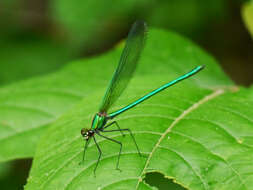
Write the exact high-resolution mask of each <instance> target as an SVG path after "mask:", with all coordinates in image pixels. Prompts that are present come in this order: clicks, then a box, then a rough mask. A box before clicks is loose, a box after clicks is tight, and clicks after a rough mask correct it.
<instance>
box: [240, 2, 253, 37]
mask: <svg viewBox="0 0 253 190" xmlns="http://www.w3.org/2000/svg"><path fill="white" fill-rule="evenodd" d="M242 17H243V20H244V22H245V25H246V27H247V28H248V30H249V32H250V34H251V36H252V37H253V1H249V2H246V3H245V4H244V5H243V7H242Z"/></svg>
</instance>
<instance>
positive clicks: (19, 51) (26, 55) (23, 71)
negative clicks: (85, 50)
mask: <svg viewBox="0 0 253 190" xmlns="http://www.w3.org/2000/svg"><path fill="white" fill-rule="evenodd" d="M10 38H11V39H10ZM13 38H14V39H13ZM16 38H21V39H16ZM0 49H1V51H0V60H1V65H0V84H5V85H6V84H8V83H11V82H15V81H17V80H23V79H27V78H29V77H32V76H36V75H41V74H44V73H47V72H52V71H55V70H56V69H59V68H60V67H61V66H63V65H64V63H66V62H67V61H68V60H70V57H71V56H70V50H69V49H68V48H66V47H64V45H63V44H60V43H56V42H53V41H51V40H48V39H45V38H41V37H35V36H31V35H29V36H22V35H20V36H18V35H11V36H9V37H6V39H0ZM45 63H47V64H45ZM10 68H11V72H10ZM28 68H29V69H28Z"/></svg>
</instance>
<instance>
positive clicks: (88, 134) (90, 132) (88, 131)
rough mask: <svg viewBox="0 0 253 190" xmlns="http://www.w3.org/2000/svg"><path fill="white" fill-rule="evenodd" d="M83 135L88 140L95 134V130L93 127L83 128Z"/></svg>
mask: <svg viewBox="0 0 253 190" xmlns="http://www.w3.org/2000/svg"><path fill="white" fill-rule="evenodd" d="M81 135H82V136H83V138H84V139H85V140H88V139H89V138H90V137H92V136H93V135H94V131H93V130H91V129H86V128H82V129H81Z"/></svg>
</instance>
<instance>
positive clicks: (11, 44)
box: [0, 0, 253, 190]
mask: <svg viewBox="0 0 253 190" xmlns="http://www.w3.org/2000/svg"><path fill="white" fill-rule="evenodd" d="M245 2H246V1H242V0H234V1H233V0H205V1H203V0H160V1H158V0H121V1H115V0H96V1H95V0H72V1H70V0H3V1H0V85H1V86H4V85H8V84H10V83H13V82H16V81H20V80H25V79H27V78H30V77H33V76H37V75H43V74H46V73H49V72H54V71H55V70H57V69H59V68H61V67H62V66H64V65H65V64H68V62H70V61H72V60H76V59H80V58H82V57H89V56H96V55H98V54H101V53H104V52H106V51H108V50H109V49H110V48H112V47H113V46H114V45H115V44H117V43H119V42H120V41H121V40H122V39H123V38H125V37H126V35H127V32H128V30H129V28H130V26H131V24H132V23H133V22H134V21H135V20H137V19H142V20H145V21H146V22H147V23H148V25H149V27H158V28H163V29H164V30H170V31H174V32H177V33H180V34H181V35H183V36H185V37H187V38H190V39H191V40H192V41H194V42H195V43H197V44H198V45H199V46H201V47H202V48H203V49H204V50H206V51H207V52H209V53H210V54H211V55H212V56H214V57H215V58H216V59H217V60H218V62H219V63H220V65H221V67H222V68H223V69H224V71H225V72H226V73H227V74H228V75H229V76H230V77H231V78H232V79H233V80H234V81H235V83H236V84H238V85H244V86H249V85H250V84H251V83H252V81H253V75H252V72H251V71H252V67H253V66H252V63H253V51H252V50H253V43H252V39H251V37H250V34H249V33H248V31H247V29H246V27H245V25H244V22H243V19H242V16H241V8H242V6H243V4H244V3H245ZM30 166H31V160H30V159H24V160H19V161H12V162H8V163H2V164H0V187H1V189H22V187H23V185H24V184H25V183H26V178H27V176H28V172H29V168H30ZM146 181H147V182H148V183H149V184H150V185H154V186H157V187H158V188H159V189H173V190H177V189H182V188H181V187H179V186H178V185H174V184H173V183H172V182H171V181H170V180H168V179H165V178H164V177H163V175H162V174H159V173H155V174H148V175H147V177H146ZM170 183H171V184H170ZM170 185H172V186H170ZM169 187H170V188H169Z"/></svg>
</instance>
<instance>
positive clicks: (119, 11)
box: [50, 0, 226, 52]
mask: <svg viewBox="0 0 253 190" xmlns="http://www.w3.org/2000/svg"><path fill="white" fill-rule="evenodd" d="M50 7H51V12H52V13H51V15H52V17H53V19H54V20H55V22H57V23H59V24H60V25H61V26H62V27H63V28H64V29H65V30H66V31H67V32H66V33H67V35H68V37H67V39H69V42H70V43H71V44H72V45H73V44H74V45H79V46H81V47H83V48H84V51H88V52H89V51H91V52H92V51H97V50H101V49H103V48H106V47H108V46H109V47H110V45H111V44H112V43H113V42H116V41H117V39H120V38H121V37H122V35H123V34H124V28H126V27H127V26H129V25H130V23H131V22H133V21H134V20H135V19H136V18H142V19H144V20H146V21H147V22H148V23H149V24H150V25H151V26H155V27H162V28H167V29H172V28H173V30H176V31H180V32H182V33H187V34H188V35H196V33H197V32H198V31H199V30H203V26H207V23H208V24H210V21H212V20H215V19H220V18H222V17H223V16H224V14H225V13H226V8H225V1H224V0H206V1H203V2H199V1H196V0H181V1H177V0H171V1H159V2H158V1H153V0H138V1H135V0H124V1H114V0H107V1H104V0H97V1H93V0H85V1H82V0H73V1H68V0H52V1H50ZM146 10H148V12H147V11H146ZM178 10H181V11H178ZM181 12H184V14H181ZM168 13H169V15H168ZM84 34H85V35H84Z"/></svg>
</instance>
